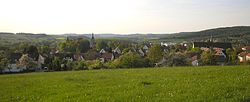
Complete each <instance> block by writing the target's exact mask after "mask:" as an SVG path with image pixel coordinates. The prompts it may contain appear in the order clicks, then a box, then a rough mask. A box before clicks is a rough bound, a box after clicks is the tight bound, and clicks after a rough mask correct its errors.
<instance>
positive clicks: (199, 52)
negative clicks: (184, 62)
mask: <svg viewBox="0 0 250 102" xmlns="http://www.w3.org/2000/svg"><path fill="white" fill-rule="evenodd" d="M190 52H193V53H198V54H201V53H202V51H201V49H200V48H198V47H195V48H192V49H191V50H190Z"/></svg>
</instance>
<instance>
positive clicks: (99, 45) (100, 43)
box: [96, 39, 108, 50]
mask: <svg viewBox="0 0 250 102" xmlns="http://www.w3.org/2000/svg"><path fill="white" fill-rule="evenodd" d="M106 48H108V44H107V42H106V41H104V40H100V39H99V40H97V41H96V49H97V50H101V49H106Z"/></svg>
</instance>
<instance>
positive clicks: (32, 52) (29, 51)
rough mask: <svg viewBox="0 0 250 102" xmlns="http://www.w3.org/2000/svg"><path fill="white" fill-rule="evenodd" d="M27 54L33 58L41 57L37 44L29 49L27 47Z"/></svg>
mask: <svg viewBox="0 0 250 102" xmlns="http://www.w3.org/2000/svg"><path fill="white" fill-rule="evenodd" d="M25 52H26V54H28V57H30V58H32V59H34V60H35V59H37V58H38V57H39V53H38V49H37V47H36V46H34V45H31V46H29V47H28V48H27V49H25Z"/></svg>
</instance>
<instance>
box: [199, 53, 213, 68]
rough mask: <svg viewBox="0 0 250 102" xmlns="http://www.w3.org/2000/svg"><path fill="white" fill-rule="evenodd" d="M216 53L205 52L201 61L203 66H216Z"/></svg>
mask: <svg viewBox="0 0 250 102" xmlns="http://www.w3.org/2000/svg"><path fill="white" fill-rule="evenodd" d="M213 55H214V52H213V51H204V52H203V53H202V54H201V61H202V64H203V65H214V64H215V61H214V56H213Z"/></svg>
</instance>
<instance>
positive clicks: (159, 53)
mask: <svg viewBox="0 0 250 102" xmlns="http://www.w3.org/2000/svg"><path fill="white" fill-rule="evenodd" d="M162 58H163V50H162V48H161V46H160V45H153V46H152V47H151V48H149V53H148V59H149V60H150V61H151V62H152V63H157V62H159V61H160V60H162Z"/></svg>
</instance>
